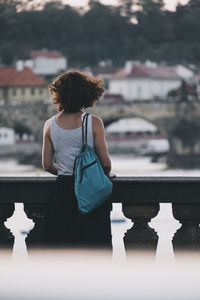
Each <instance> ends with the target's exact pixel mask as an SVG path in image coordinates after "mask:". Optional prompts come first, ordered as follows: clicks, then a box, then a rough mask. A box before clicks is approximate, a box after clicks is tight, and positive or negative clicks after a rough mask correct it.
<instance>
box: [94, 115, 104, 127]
mask: <svg viewBox="0 0 200 300" xmlns="http://www.w3.org/2000/svg"><path fill="white" fill-rule="evenodd" d="M92 127H93V128H94V129H97V130H98V129H102V128H104V125H103V121H102V119H101V118H100V117H98V116H94V115H92Z"/></svg>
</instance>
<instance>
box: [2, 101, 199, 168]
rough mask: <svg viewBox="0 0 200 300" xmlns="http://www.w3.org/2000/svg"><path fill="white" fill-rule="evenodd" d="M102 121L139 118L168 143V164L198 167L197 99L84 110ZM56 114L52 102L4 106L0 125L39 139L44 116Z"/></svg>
mask: <svg viewBox="0 0 200 300" xmlns="http://www.w3.org/2000/svg"><path fill="white" fill-rule="evenodd" d="M87 111H88V112H92V113H94V114H96V115H98V116H100V117H102V119H103V120H104V123H105V125H107V124H109V123H111V122H113V121H115V120H117V119H120V118H130V117H131V118H134V117H139V118H143V119H145V120H147V121H149V122H151V123H153V124H154V125H155V126H157V128H158V130H159V131H160V132H161V134H162V135H163V137H165V138H167V139H168V140H169V143H170V154H169V164H170V165H172V166H177V165H180V166H181V165H184V166H186V165H187V166H188V167H191V168H193V167H200V102H195V101H194V102H165V101H164V102H154V101H150V102H132V103H128V104H116V105H103V104H98V105H97V106H96V107H95V108H91V109H88V110H87ZM55 113H56V109H55V106H52V104H44V103H36V104H31V103H30V104H26V105H16V106H12V105H5V106H2V107H1V110H0V126H11V127H13V125H14V124H16V122H18V123H21V124H22V125H25V126H27V127H28V128H30V129H31V131H32V133H33V134H34V135H35V137H36V139H37V140H38V141H41V138H42V130H43V125H44V122H45V120H46V119H48V118H49V117H51V116H52V115H53V114H55Z"/></svg>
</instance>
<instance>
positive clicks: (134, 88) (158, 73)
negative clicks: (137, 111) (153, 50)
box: [109, 61, 181, 101]
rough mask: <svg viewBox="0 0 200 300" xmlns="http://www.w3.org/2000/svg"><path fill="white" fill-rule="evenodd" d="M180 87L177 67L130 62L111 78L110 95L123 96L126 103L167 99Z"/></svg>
mask: <svg viewBox="0 0 200 300" xmlns="http://www.w3.org/2000/svg"><path fill="white" fill-rule="evenodd" d="M180 85H181V76H180V75H179V73H178V72H177V70H176V67H169V66H162V65H158V64H156V63H152V62H146V63H145V64H142V63H140V62H132V61H128V62H126V65H125V67H124V68H123V69H121V70H119V71H118V72H117V73H115V74H113V75H112V76H111V77H110V81H109V93H114V94H121V95H122V96H123V97H124V99H125V100H126V101H134V100H151V99H155V98H159V99H165V98H166V96H167V94H168V92H169V91H171V90H173V89H177V88H178V87H179V86H180Z"/></svg>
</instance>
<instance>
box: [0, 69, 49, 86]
mask: <svg viewBox="0 0 200 300" xmlns="http://www.w3.org/2000/svg"><path fill="white" fill-rule="evenodd" d="M0 86H10V87H12V86H13V87H22V86H24V87H25V86H47V82H46V81H45V80H44V79H43V78H41V77H40V76H38V75H36V74H35V73H33V71H32V70H31V69H29V68H24V69H23V70H22V71H17V70H16V68H15V67H1V68H0Z"/></svg>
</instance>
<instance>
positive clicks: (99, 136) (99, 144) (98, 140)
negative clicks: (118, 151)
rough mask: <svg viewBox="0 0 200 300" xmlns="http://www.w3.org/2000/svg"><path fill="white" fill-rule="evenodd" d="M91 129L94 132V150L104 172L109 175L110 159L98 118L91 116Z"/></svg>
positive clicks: (102, 128) (103, 131)
mask: <svg viewBox="0 0 200 300" xmlns="http://www.w3.org/2000/svg"><path fill="white" fill-rule="evenodd" d="M92 129H93V134H94V148H95V152H96V154H97V156H98V158H99V160H100V162H101V165H102V167H103V170H104V172H105V174H106V175H109V174H110V171H111V160H110V157H109V153H108V149H107V145H106V140H105V129H104V125H103V122H102V120H101V119H100V118H98V117H96V116H92Z"/></svg>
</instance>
